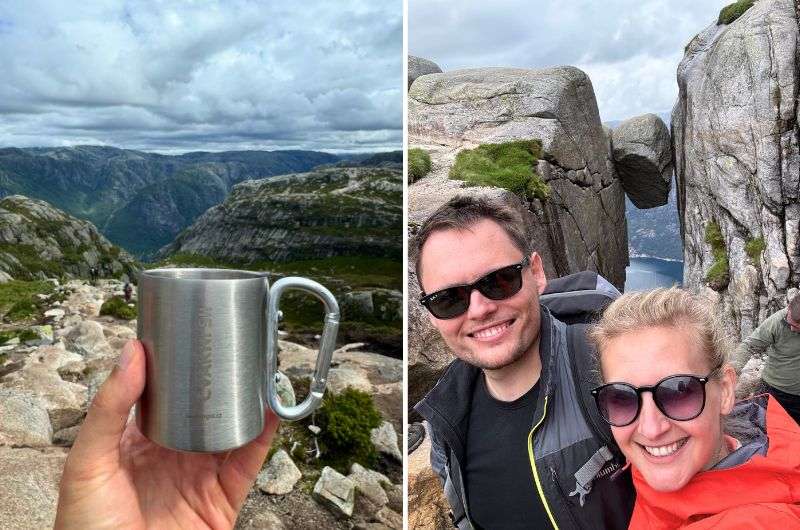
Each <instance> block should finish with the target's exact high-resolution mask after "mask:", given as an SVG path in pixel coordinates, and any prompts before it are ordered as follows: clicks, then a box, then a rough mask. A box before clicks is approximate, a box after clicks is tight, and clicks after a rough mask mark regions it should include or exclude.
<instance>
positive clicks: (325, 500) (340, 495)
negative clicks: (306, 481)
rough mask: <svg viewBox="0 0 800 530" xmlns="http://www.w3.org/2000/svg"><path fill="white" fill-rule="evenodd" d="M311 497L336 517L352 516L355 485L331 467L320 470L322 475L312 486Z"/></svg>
mask: <svg viewBox="0 0 800 530" xmlns="http://www.w3.org/2000/svg"><path fill="white" fill-rule="evenodd" d="M313 496H314V498H315V499H317V500H318V501H319V502H321V503H322V504H323V505H325V506H326V507H328V508H329V509H330V510H331V511H332V512H333V513H334V514H336V515H338V516H346V517H350V516H351V515H353V508H354V507H355V496H356V494H355V484H353V481H352V480H350V479H349V478H347V477H345V476H344V475H342V474H341V473H339V472H338V471H336V470H335V469H333V468H331V467H328V466H325V467H324V468H323V469H322V475H320V477H319V480H318V481H317V483H316V484H315V485H314V492H313Z"/></svg>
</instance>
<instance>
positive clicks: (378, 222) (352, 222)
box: [159, 167, 403, 263]
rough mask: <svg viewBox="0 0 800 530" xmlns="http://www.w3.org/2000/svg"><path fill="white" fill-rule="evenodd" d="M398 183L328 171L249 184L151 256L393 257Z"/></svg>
mask: <svg viewBox="0 0 800 530" xmlns="http://www.w3.org/2000/svg"><path fill="white" fill-rule="evenodd" d="M402 186H403V180H402V172H401V171H400V170H398V169H394V168H364V167H350V168H330V169H322V170H317V171H312V172H309V173H302V174H291V175H282V176H279V177H273V178H270V179H261V180H249V181H246V182H242V183H240V184H237V185H236V186H234V187H233V189H232V190H231V192H230V195H229V196H228V197H227V198H226V200H225V201H224V202H223V203H222V204H220V205H218V206H215V207H213V208H211V209H209V210H208V211H207V212H205V213H204V214H203V215H202V216H200V218H199V219H197V221H196V222H195V223H194V224H193V225H192V226H190V227H189V228H187V229H186V230H185V231H184V232H182V233H181V234H180V235H179V236H178V237H177V238H176V239H175V241H174V242H172V243H171V244H170V245H168V246H166V247H164V248H163V249H161V250H160V252H159V254H160V255H161V256H167V255H170V254H174V253H176V252H181V253H190V254H200V255H204V256H209V257H212V258H219V259H225V260H228V261H235V262H243V263H248V262H254V261H269V262H286V261H296V260H304V259H320V258H332V257H336V256H373V257H394V258H399V257H400V254H401V252H402V240H401V235H402V209H403V187H402ZM232 236H233V237H232Z"/></svg>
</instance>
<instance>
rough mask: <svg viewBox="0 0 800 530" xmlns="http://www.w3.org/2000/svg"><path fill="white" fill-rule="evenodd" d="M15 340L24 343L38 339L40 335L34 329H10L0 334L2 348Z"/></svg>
mask: <svg viewBox="0 0 800 530" xmlns="http://www.w3.org/2000/svg"><path fill="white" fill-rule="evenodd" d="M15 338H17V339H19V342H20V343H24V342H25V341H26V340H36V339H38V338H39V334H38V333H36V332H35V331H33V330H32V329H8V330H6V331H2V332H0V346H2V345H4V344H7V343H8V341H10V340H11V339H15Z"/></svg>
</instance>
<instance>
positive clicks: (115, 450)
mask: <svg viewBox="0 0 800 530" xmlns="http://www.w3.org/2000/svg"><path fill="white" fill-rule="evenodd" d="M144 381H145V356H144V348H143V347H142V343H141V342H139V341H138V340H131V341H128V342H127V343H126V344H125V347H124V348H123V349H122V354H121V355H120V357H119V361H117V365H116V366H115V367H114V369H113V370H112V371H111V374H110V375H109V376H108V379H106V381H105V382H104V383H103V386H101V387H100V390H98V391H97V395H95V397H94V400H93V401H92V404H91V405H90V406H89V411H88V412H87V413H86V418H85V419H84V420H83V425H82V426H81V429H80V432H79V433H78V436H77V438H76V439H75V443H74V444H73V446H72V450H71V451H70V454H69V459H70V460H71V461H72V463H73V464H79V463H86V464H88V467H90V468H96V466H97V464H101V465H102V463H104V462H108V463H113V464H118V462H119V442H120V440H121V439H122V433H123V432H124V430H125V425H126V424H127V422H128V415H129V414H130V411H131V408H132V407H133V405H134V403H136V401H137V400H138V399H139V396H140V395H141V394H142V391H143V390H144Z"/></svg>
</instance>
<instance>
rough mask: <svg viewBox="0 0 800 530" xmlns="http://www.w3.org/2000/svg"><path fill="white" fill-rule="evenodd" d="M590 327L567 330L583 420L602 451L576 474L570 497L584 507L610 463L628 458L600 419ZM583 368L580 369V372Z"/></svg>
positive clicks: (573, 376)
mask: <svg viewBox="0 0 800 530" xmlns="http://www.w3.org/2000/svg"><path fill="white" fill-rule="evenodd" d="M588 327H589V326H588V324H572V325H569V326H567V351H568V352H569V362H570V369H571V371H572V379H573V382H574V384H575V389H576V391H577V392H578V394H579V396H580V397H579V399H578V403H579V405H580V407H581V410H582V412H583V417H584V418H586V420H587V422H588V423H589V427H590V428H591V429H592V432H594V434H595V436H596V437H597V438H598V439H599V440H600V442H601V444H602V445H601V446H600V448H599V449H598V450H597V451H596V452H595V453H594V454H593V455H592V456H591V457H590V458H589V460H587V461H586V462H585V463H584V464H583V465H582V466H581V467H580V469H578V471H576V472H575V475H574V476H575V489H574V490H573V491H572V492H571V493H570V494H569V496H570V497H572V496H575V495H578V500H579V502H580V505H581V506H583V504H584V502H585V497H586V495H587V494H588V493H589V492H590V491H592V483H593V482H594V480H595V478H597V476H598V474H599V473H600V472H601V471H602V470H603V468H604V467H606V465H607V464H608V463H609V462H613V461H617V462H620V461H623V460H624V457H623V455H622V453H621V452H620V450H619V448H618V447H617V445H616V442H615V441H614V437H613V435H612V434H611V428H610V427H609V425H608V423H606V422H605V420H604V419H603V418H602V417H601V416H600V412H598V410H597V406H596V404H595V401H594V398H593V397H592V394H591V389H592V388H594V387H596V386H597V385H598V384H600V381H599V379H600V378H599V369H598V367H597V360H596V356H595V354H594V349H593V348H592V347H591V346H590V345H589V343H588V342H587V340H586V330H587V328H588ZM579 367H580V368H579Z"/></svg>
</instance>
